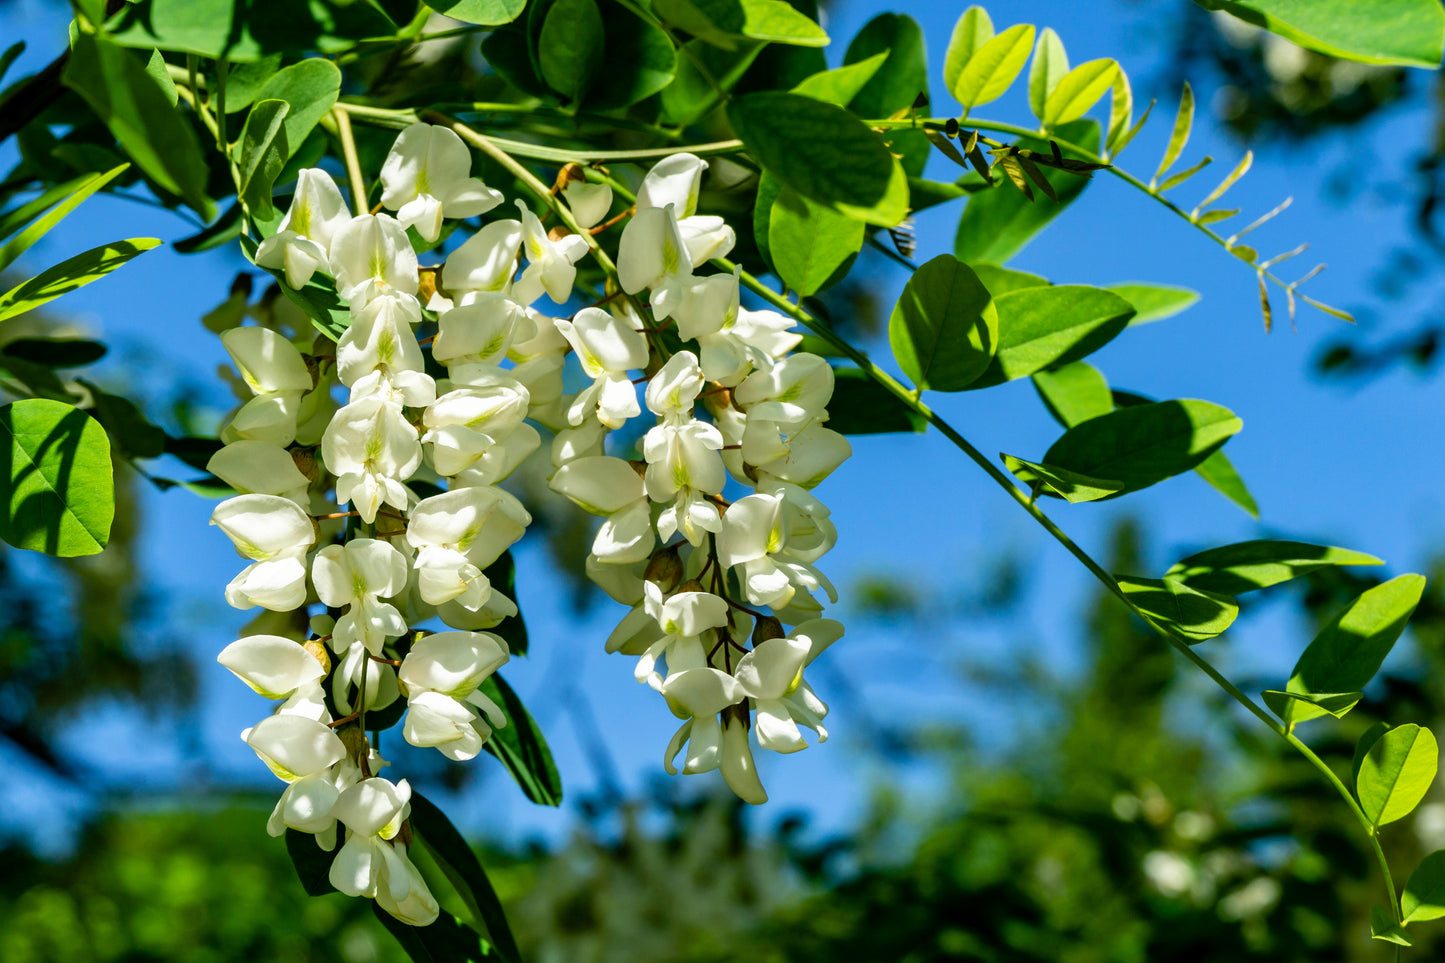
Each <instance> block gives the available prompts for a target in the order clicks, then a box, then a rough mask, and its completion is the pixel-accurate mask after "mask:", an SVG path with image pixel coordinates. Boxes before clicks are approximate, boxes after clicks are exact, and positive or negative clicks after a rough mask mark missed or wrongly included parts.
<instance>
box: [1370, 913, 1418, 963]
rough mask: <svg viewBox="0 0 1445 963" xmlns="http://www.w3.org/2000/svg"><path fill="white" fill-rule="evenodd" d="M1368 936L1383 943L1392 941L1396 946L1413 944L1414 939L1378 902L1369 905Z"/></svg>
mask: <svg viewBox="0 0 1445 963" xmlns="http://www.w3.org/2000/svg"><path fill="white" fill-rule="evenodd" d="M1370 938H1371V939H1375V940H1381V941H1383V942H1385V943H1394V944H1396V945H1397V946H1414V945H1415V942H1414V940H1412V939H1410V935H1409V934H1408V933H1406V932H1405V928H1404V927H1403V926H1400V925H1399V924H1398V923H1396V922H1395V918H1394V917H1393V916H1391V915H1390V911H1389V910H1388V909H1386V908H1385V907H1383V906H1381V905H1380V904H1379V903H1375V904H1374V905H1372V906H1371V907H1370ZM1396 952H1399V951H1398V950H1397V951H1396Z"/></svg>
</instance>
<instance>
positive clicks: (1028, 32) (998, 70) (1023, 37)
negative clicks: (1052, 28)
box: [950, 23, 1034, 111]
mask: <svg viewBox="0 0 1445 963" xmlns="http://www.w3.org/2000/svg"><path fill="white" fill-rule="evenodd" d="M1033 47H1034V25H1033V24H1031V23H1021V24H1017V25H1015V26H1012V27H1009V28H1008V29H1007V30H1005V31H1004V32H1003V33H1001V34H999V35H998V36H997V37H994V38H993V39H991V40H989V41H988V42H987V43H985V44H984V45H983V46H982V47H980V48H979V49H978V50H977V51H975V52H974V54H973V56H972V57H970V58H969V60H968V63H967V64H966V65H965V66H964V68H963V72H962V73H961V74H959V76H958V79H957V80H956V81H954V83H953V84H952V85H951V86H950V89H951V90H952V92H953V96H954V97H956V98H957V99H958V102H959V103H960V104H962V105H963V108H964V110H965V111H968V110H972V109H973V108H975V107H978V106H980V105H982V104H987V103H990V102H992V101H995V100H997V99H998V98H1000V97H1002V96H1003V95H1004V94H1005V93H1006V92H1007V91H1008V89H1009V87H1010V86H1012V85H1013V82H1014V80H1015V79H1017V78H1018V75H1019V71H1021V70H1023V69H1024V64H1026V63H1028V59H1029V52H1030V51H1032V50H1033Z"/></svg>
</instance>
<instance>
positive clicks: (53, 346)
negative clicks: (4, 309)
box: [0, 338, 106, 368]
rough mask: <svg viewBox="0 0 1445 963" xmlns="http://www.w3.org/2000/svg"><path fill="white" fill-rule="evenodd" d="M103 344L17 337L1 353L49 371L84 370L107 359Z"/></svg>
mask: <svg viewBox="0 0 1445 963" xmlns="http://www.w3.org/2000/svg"><path fill="white" fill-rule="evenodd" d="M105 352H106V347H105V345H103V344H101V343H100V342H99V341H85V340H82V339H79V338H17V339H15V340H14V341H7V342H6V343H5V346H4V347H0V354H3V355H5V356H6V357H8V358H19V359H21V360H22V361H29V362H30V363H32V364H38V365H44V366H45V367H47V368H83V367H85V366H86V365H89V364H95V363H96V362H97V361H99V360H100V359H101V358H104V357H105Z"/></svg>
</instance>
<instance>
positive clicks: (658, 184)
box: [637, 154, 737, 265]
mask: <svg viewBox="0 0 1445 963" xmlns="http://www.w3.org/2000/svg"><path fill="white" fill-rule="evenodd" d="M707 166H708V165H707V162H706V161H704V160H702V159H701V158H699V157H697V156H696V155H694V154H673V155H671V156H669V157H665V158H663V159H662V160H660V161H658V162H657V163H656V164H655V165H653V168H652V170H650V171H648V172H647V176H646V177H644V178H643V180H642V185H641V186H640V187H639V188H638V189H637V210H638V212H639V213H641V212H642V211H645V210H649V209H662V208H665V207H667V206H669V205H671V206H672V209H673V211H674V214H675V217H676V220H677V225H678V230H679V233H680V235H681V237H682V238H683V241H684V244H685V245H686V247H687V249H688V252H689V261H690V263H691V264H693V265H698V264H702V263H703V262H704V261H707V260H709V259H711V258H715V257H726V256H727V254H728V252H730V251H731V250H732V249H733V245H734V244H735V243H736V241H737V237H736V236H735V235H734V234H733V230H732V228H730V227H728V226H727V223H726V222H725V221H724V220H723V219H722V218H721V217H717V216H715V215H700V214H698V213H697V199H698V194H699V192H700V190H701V188H702V174H703V171H705V170H707Z"/></svg>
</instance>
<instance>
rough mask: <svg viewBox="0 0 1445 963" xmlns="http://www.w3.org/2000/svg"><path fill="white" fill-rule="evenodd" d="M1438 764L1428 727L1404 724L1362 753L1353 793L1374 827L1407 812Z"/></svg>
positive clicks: (1422, 795)
mask: <svg viewBox="0 0 1445 963" xmlns="http://www.w3.org/2000/svg"><path fill="white" fill-rule="evenodd" d="M1439 765H1440V749H1439V747H1438V746H1437V745H1436V744H1435V736H1434V735H1433V734H1432V733H1431V732H1430V730H1429V729H1425V728H1423V727H1421V726H1417V725H1415V724H1414V723H1407V724H1405V725H1403V726H1397V727H1395V728H1394V729H1391V730H1390V731H1389V732H1387V733H1385V734H1384V735H1382V736H1381V737H1380V738H1379V739H1378V740H1377V741H1376V742H1375V744H1374V745H1373V746H1371V747H1370V750H1369V751H1368V752H1366V753H1365V759H1364V762H1363V763H1361V765H1360V772H1359V775H1358V776H1356V777H1355V794H1356V795H1357V796H1358V797H1359V800H1360V809H1362V810H1364V813H1365V815H1366V816H1367V817H1369V820H1370V822H1371V823H1373V824H1374V825H1375V826H1383V825H1385V824H1386V823H1392V822H1394V821H1395V820H1397V819H1403V818H1404V817H1406V816H1408V815H1410V813H1411V811H1412V810H1414V808H1415V807H1416V806H1418V805H1419V804H1420V800H1422V799H1424V798H1425V793H1427V792H1429V790H1430V784H1431V783H1432V782H1434V781H1435V771H1436V769H1437V767H1438V766H1439Z"/></svg>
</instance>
